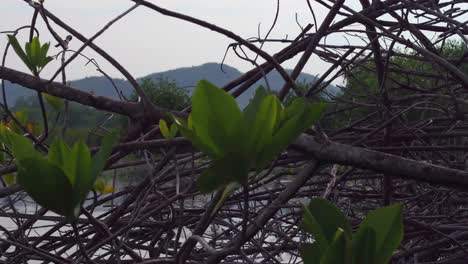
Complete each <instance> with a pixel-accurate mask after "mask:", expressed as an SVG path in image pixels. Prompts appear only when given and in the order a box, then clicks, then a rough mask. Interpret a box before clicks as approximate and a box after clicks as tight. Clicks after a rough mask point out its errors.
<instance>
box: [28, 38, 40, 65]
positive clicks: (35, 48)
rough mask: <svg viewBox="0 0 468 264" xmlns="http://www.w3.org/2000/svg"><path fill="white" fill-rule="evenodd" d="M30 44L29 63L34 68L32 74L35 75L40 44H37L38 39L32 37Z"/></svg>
mask: <svg viewBox="0 0 468 264" xmlns="http://www.w3.org/2000/svg"><path fill="white" fill-rule="evenodd" d="M30 44H31V45H30V53H29V54H28V56H29V61H30V62H31V65H32V66H33V67H34V73H36V74H37V73H39V62H40V55H41V44H40V43H39V37H34V38H33V39H32V42H31V43H30Z"/></svg>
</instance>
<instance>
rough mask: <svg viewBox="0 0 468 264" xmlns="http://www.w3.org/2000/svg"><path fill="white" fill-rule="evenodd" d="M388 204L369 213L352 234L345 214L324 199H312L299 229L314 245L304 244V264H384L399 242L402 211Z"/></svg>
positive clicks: (401, 233) (401, 235)
mask: <svg viewBox="0 0 468 264" xmlns="http://www.w3.org/2000/svg"><path fill="white" fill-rule="evenodd" d="M402 210H403V209H402V206H401V205H392V206H388V207H383V208H379V209H377V210H375V211H372V212H370V213H369V214H368V215H367V217H366V218H365V219H364V221H363V222H362V223H361V225H360V226H359V229H358V230H357V232H355V233H354V234H353V233H352V228H351V225H350V223H349V221H348V219H347V218H346V217H345V215H344V214H343V213H342V212H341V211H340V210H339V209H338V208H337V207H336V206H335V205H333V204H332V203H330V202H329V201H327V200H325V199H321V198H317V199H314V200H312V201H311V202H310V203H309V205H308V206H306V207H305V208H304V212H303V228H304V229H305V231H306V232H308V233H310V234H312V235H313V236H314V239H315V242H314V243H311V244H305V245H304V247H303V249H302V257H303V259H304V263H305V264H361V263H372V264H386V263H388V261H389V259H390V257H391V256H392V254H393V252H394V250H395V249H396V248H397V247H398V246H399V245H400V242H401V240H402V239H403V211H402Z"/></svg>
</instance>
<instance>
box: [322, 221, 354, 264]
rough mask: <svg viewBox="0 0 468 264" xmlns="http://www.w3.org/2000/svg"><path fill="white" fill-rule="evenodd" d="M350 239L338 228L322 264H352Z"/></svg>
mask: <svg viewBox="0 0 468 264" xmlns="http://www.w3.org/2000/svg"><path fill="white" fill-rule="evenodd" d="M349 243H350V241H349V238H348V237H347V235H346V234H345V232H344V230H343V229H341V228H338V229H337V230H336V232H335V235H334V237H333V240H332V241H331V243H330V247H329V248H328V250H327V251H326V252H325V254H324V255H323V257H322V261H321V262H320V263H321V264H351V258H350V257H351V254H350V249H349Z"/></svg>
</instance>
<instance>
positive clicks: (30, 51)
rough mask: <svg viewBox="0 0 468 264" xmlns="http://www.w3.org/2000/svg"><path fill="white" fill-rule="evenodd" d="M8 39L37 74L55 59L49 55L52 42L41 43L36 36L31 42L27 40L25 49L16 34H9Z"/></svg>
mask: <svg viewBox="0 0 468 264" xmlns="http://www.w3.org/2000/svg"><path fill="white" fill-rule="evenodd" d="M8 41H9V43H10V45H11V46H12V47H13V49H14V50H15V52H16V54H17V55H18V57H20V59H21V60H22V61H23V62H24V64H26V66H27V67H28V69H29V70H30V71H31V72H32V73H33V74H34V75H36V76H37V75H38V74H39V73H40V72H41V71H42V69H44V67H45V66H46V65H47V64H49V62H51V61H52V60H53V58H52V57H50V56H48V55H47V52H48V51H49V46H50V43H44V44H41V43H40V41H39V37H34V38H33V39H32V41H31V42H26V45H25V46H24V50H23V48H21V45H20V44H19V42H18V40H17V39H16V37H15V36H13V35H8Z"/></svg>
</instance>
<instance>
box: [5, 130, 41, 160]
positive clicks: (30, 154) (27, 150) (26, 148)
mask: <svg viewBox="0 0 468 264" xmlns="http://www.w3.org/2000/svg"><path fill="white" fill-rule="evenodd" d="M7 137H8V141H9V142H10V144H11V148H12V151H13V156H14V157H15V159H16V160H17V162H18V161H20V160H22V159H26V158H36V157H40V153H39V152H37V151H36V149H34V146H33V144H32V143H31V141H30V140H29V139H27V138H26V137H23V136H20V135H18V134H15V133H9V134H7Z"/></svg>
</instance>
